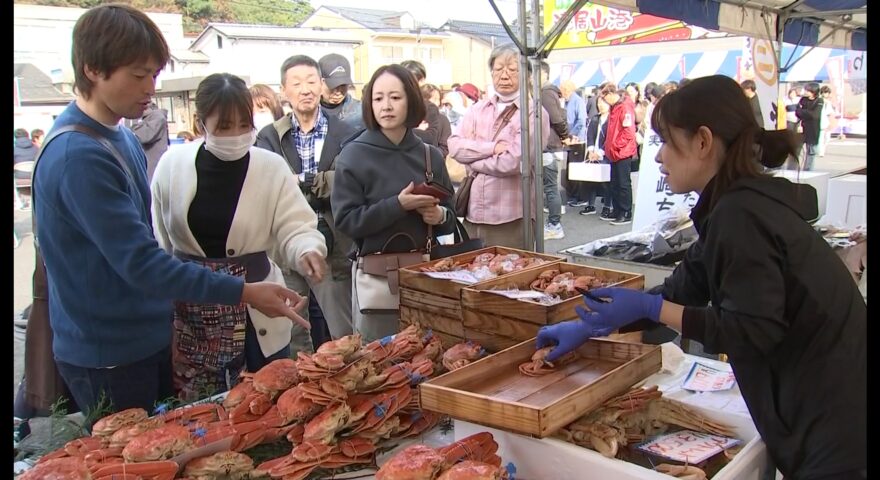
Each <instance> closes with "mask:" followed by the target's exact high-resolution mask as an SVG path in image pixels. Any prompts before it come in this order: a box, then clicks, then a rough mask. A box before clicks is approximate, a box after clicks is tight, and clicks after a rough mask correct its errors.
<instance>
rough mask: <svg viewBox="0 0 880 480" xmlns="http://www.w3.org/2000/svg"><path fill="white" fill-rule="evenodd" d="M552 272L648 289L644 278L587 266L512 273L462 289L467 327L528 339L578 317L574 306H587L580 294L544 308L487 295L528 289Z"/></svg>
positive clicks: (564, 265) (562, 265) (571, 265)
mask: <svg viewBox="0 0 880 480" xmlns="http://www.w3.org/2000/svg"><path fill="white" fill-rule="evenodd" d="M549 269H555V270H559V271H560V272H561V273H566V272H572V273H574V274H575V275H576V276H579V275H592V276H594V277H599V278H601V279H603V280H604V281H606V282H609V283H610V285H609V286H613V287H624V288H633V289H636V290H642V289H643V288H644V287H645V276H644V275H641V274H638V273H629V272H621V271H618V270H608V269H604V268H595V267H587V266H584V265H577V264H574V263H558V264H555V265H552V266H549V267H546V268H540V269H533V270H529V271H522V272H516V273H511V274H509V275H505V276H504V277H499V278H493V279H492V280H487V281H485V282H480V283H479V284H476V285H473V286H471V287H468V288H465V289H464V290H462V293H461V306H462V309H463V310H464V313H463V319H464V322H465V326H471V327H474V328H476V327H477V326H478V325H483V328H481V330H483V331H487V332H508V335H510V334H513V333H517V335H515V336H513V338H517V339H520V340H525V339H526V338H531V337H533V336H535V332H537V328H538V327H541V326H544V325H550V324H553V323H558V322H561V321H564V320H571V319H574V318H578V315H577V312H576V311H575V307H576V306H578V305H581V306H583V305H584V302H583V299H582V298H581V296H580V295H577V296H575V297H572V298H569V299H567V300H565V301H563V302H560V303H557V304H556V305H542V304H539V303H537V302H530V301H523V300H514V299H512V298H507V297H504V296H502V295H498V294H495V293H489V292H487V290H495V289H512V288H518V289H520V290H528V289H529V284H531V283H532V282H533V281H534V280H535V279H537V278H538V276H539V275H540V274H541V273H542V272H544V271H547V270H549ZM487 314H488V315H487ZM489 316H491V318H490V317H489ZM530 332H531V333H530Z"/></svg>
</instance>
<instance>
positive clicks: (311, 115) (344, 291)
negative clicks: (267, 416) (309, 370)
mask: <svg viewBox="0 0 880 480" xmlns="http://www.w3.org/2000/svg"><path fill="white" fill-rule="evenodd" d="M323 82H324V79H323V78H322V77H321V68H320V66H319V65H318V62H316V61H315V60H314V59H313V58H311V57H309V56H307V55H295V56H293V57H290V58H288V59H287V60H285V61H284V63H283V64H282V66H281V90H282V92H283V94H284V96H285V97H286V98H287V99H288V100H289V101H290V104H291V106H292V107H293V111H292V112H291V113H290V114H289V115H285V116H283V117H281V118H280V119H278V120H276V121H275V123H273V124H271V125H267V126H265V127H263V129H262V130H260V132H259V134H258V135H257V142H256V146H258V147H260V148H265V149H266V150H270V151H273V152H275V153H277V154H279V155H281V156H282V157H284V159H285V160H287V163H288V164H289V165H290V169H291V170H293V172H294V173H295V174H296V175H297V176H298V177H299V187H300V189H302V192H303V194H304V195H305V197H306V199H307V200H308V201H309V205H311V206H312V208H313V209H314V210H315V213H317V214H318V230H320V231H321V233H323V234H324V237H325V238H326V240H327V263H328V264H329V265H330V275H327V276H325V278H324V280H323V281H321V283H318V284H314V285H309V284H308V283H307V281H306V279H305V278H303V277H302V276H301V275H299V274H298V273H297V272H296V271H294V270H293V269H292V268H289V269H288V268H284V279H285V281H286V282H287V286H288V288H290V289H292V290H295V291H297V292H298V293H300V294H303V295H304V296H309V297H310V300H309V301H310V302H313V301H315V300H317V303H318V307H320V308H316V307H315V305H310V308H309V312H310V313H314V314H318V315H310V317H309V321H310V322H311V323H312V333H311V341H309V334H308V332H305V330H303V331H302V332H296V331H294V332H293V333H292V339H291V355H292V356H294V357H295V356H296V352H297V351H310V350H311V349H312V347H317V346H319V345H320V344H322V343H324V342H325V341H327V340H330V337H331V336H332V337H333V338H339V337H341V336H344V335H349V334H351V333H352V324H351V260H349V259H348V257H347V255H346V254H347V253H348V251H349V250H350V248H351V239H349V238H347V237H345V236H344V235H343V234H342V233H340V232H338V231H336V230H335V227H334V224H333V214H332V212H331V211H330V191H331V189H332V187H333V174H334V170H335V168H336V165H335V160H336V155H338V154H339V151H340V150H342V142H343V140H345V139H347V138H349V137H351V136H352V135H354V134H355V133H356V131H357V128H356V127H355V126H354V125H353V124H350V123H348V122H344V121H342V120H339V118H338V116H337V115H334V114H327V112H325V111H324V110H323V108H322V107H321V106H320V99H321V91H322V85H323ZM310 293H311V295H309V294H310ZM321 314H322V315H323V318H321V317H320V315H321ZM325 320H326V323H325ZM328 327H329V331H328ZM294 330H296V328H295V329H294Z"/></svg>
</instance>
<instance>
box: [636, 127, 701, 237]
mask: <svg viewBox="0 0 880 480" xmlns="http://www.w3.org/2000/svg"><path fill="white" fill-rule="evenodd" d="M662 145H663V142H661V141H660V137H659V136H657V134H656V133H654V132H653V131H650V130H649V134H648V135H646V136H645V143H644V144H643V145H642V155H641V159H642V160H641V163H640V164H639V184H638V185H637V186H636V207H635V211H634V213H633V223H632V229H633V231H636V230H640V229H642V228H644V227H647V226H648V225H651V224H652V223H654V222H656V221H657V219H659V218H660V216H661V215H663V214H665V213H666V212H668V211H669V210H672V209H673V208H675V207H685V208H693V207H694V205H696V204H697V200H698V199H699V195H697V194H696V193H695V192H690V193H684V194H673V193H672V192H671V191H670V190H669V185H668V184H667V183H666V176H665V175H662V174H661V173H660V164H659V163H657V162H655V161H654V159H655V158H656V157H657V152H659V151H660V147H661V146H662Z"/></svg>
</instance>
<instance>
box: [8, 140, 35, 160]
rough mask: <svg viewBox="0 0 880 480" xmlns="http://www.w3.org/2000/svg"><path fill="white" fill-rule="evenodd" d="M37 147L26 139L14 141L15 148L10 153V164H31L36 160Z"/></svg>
mask: <svg viewBox="0 0 880 480" xmlns="http://www.w3.org/2000/svg"><path fill="white" fill-rule="evenodd" d="M37 150H38V148H37V146H36V145H34V143H33V142H31V139H29V138H27V137H20V138H16V139H15V148H14V149H13V152H12V164H13V165H15V164H16V163H21V162H33V161H34V160H36V158H37Z"/></svg>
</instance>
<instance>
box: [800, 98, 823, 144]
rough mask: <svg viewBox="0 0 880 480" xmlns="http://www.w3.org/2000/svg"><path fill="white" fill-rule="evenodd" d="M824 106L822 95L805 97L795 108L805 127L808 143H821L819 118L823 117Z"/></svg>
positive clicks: (805, 138) (805, 136) (805, 141)
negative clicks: (812, 97)
mask: <svg viewBox="0 0 880 480" xmlns="http://www.w3.org/2000/svg"><path fill="white" fill-rule="evenodd" d="M823 106H824V101H823V100H822V97H816V98H814V99H809V98H807V97H803V98H801V101H800V102H798V105H797V108H795V110H794V114H795V115H797V118H799V119H800V120H801V126H802V127H803V129H804V143H806V144H808V145H818V144H819V120H820V119H821V117H822V107H823Z"/></svg>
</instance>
